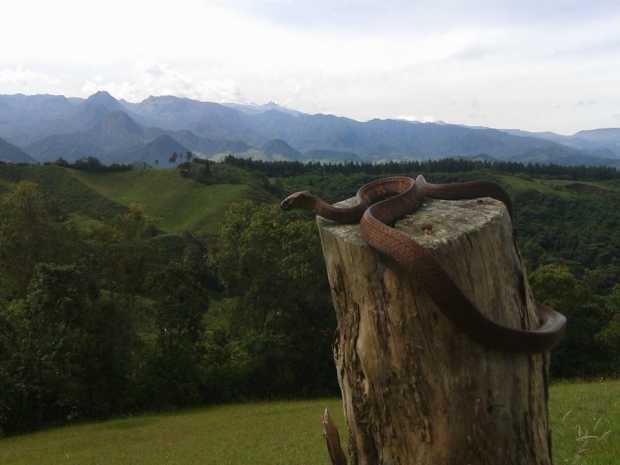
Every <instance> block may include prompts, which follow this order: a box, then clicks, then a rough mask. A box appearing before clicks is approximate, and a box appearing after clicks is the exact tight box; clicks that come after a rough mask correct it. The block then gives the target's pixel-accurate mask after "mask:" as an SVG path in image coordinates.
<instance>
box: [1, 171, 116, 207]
mask: <svg viewBox="0 0 620 465" xmlns="http://www.w3.org/2000/svg"><path fill="white" fill-rule="evenodd" d="M72 172H73V171H72V170H68V169H65V168H61V167H59V166H39V165H29V166H16V165H5V164H0V192H2V191H7V190H9V189H11V188H12V186H14V185H15V183H17V182H20V181H29V182H34V183H36V184H38V185H39V187H40V188H41V190H42V191H43V193H44V194H45V195H46V196H47V197H48V199H49V200H51V201H53V202H54V204H55V205H56V206H57V207H58V208H59V209H60V210H61V211H62V212H64V213H67V214H69V213H78V214H80V215H83V216H88V217H91V218H96V219H110V218H113V217H115V216H117V215H118V214H120V213H122V212H123V211H125V210H126V208H125V207H124V206H123V205H121V204H119V203H117V202H115V201H114V200H113V199H110V198H108V197H106V196H105V195H101V194H100V193H98V192H96V191H95V190H93V189H91V188H90V187H88V186H87V185H86V184H84V183H83V182H80V180H79V179H77V178H75V177H74V176H72V175H71V173H72Z"/></svg>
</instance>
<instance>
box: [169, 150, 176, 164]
mask: <svg viewBox="0 0 620 465" xmlns="http://www.w3.org/2000/svg"><path fill="white" fill-rule="evenodd" d="M178 157H179V155H177V153H176V152H173V153H172V155H170V158H169V159H168V161H169V162H170V163H176V162H177V158H178Z"/></svg>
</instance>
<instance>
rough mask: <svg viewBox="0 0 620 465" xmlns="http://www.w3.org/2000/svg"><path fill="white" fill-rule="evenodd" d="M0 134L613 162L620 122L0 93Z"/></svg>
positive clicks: (122, 145)
mask: <svg viewBox="0 0 620 465" xmlns="http://www.w3.org/2000/svg"><path fill="white" fill-rule="evenodd" d="M162 136H167V137H166V138H164V139H161V137H162ZM0 138H4V139H5V140H6V141H7V142H9V143H11V144H13V145H15V146H17V147H19V148H20V149H21V150H22V151H23V152H25V153H27V154H30V155H31V156H32V157H33V158H35V159H37V160H39V161H46V160H53V159H56V158H58V157H63V158H65V159H67V160H75V159H77V158H80V157H83V156H97V157H98V158H100V159H101V160H102V161H104V162H110V161H121V162H134V161H142V159H136V158H135V157H138V156H140V157H145V156H146V158H149V157H150V156H147V155H146V154H148V153H155V152H157V153H158V154H159V153H160V151H159V150H155V149H154V147H160V148H163V147H164V146H170V147H171V146H172V144H171V141H170V139H172V140H174V142H175V143H177V144H178V146H179V147H180V148H182V149H184V150H191V151H193V152H196V153H197V154H198V155H200V156H204V157H212V156H223V155H224V154H226V153H234V154H237V155H239V156H246V157H257V158H263V159H287V160H321V161H334V162H340V161H345V160H365V161H382V160H393V159H429V158H444V157H449V156H467V157H473V156H480V155H481V154H482V155H484V156H488V157H491V158H492V159H497V160H514V161H524V162H540V163H558V164H590V165H610V166H620V129H614V128H610V129H598V130H590V131H580V132H578V133H576V134H575V135H573V136H562V135H559V134H554V133H534V132H527V131H520V130H499V129H492V128H481V127H468V126H463V125H456V124H448V123H421V122H411V121H404V120H396V119H373V120H370V121H366V122H361V121H356V120H353V119H350V118H344V117H338V116H333V115H324V114H314V115H311V114H306V113H302V112H298V111H295V110H292V109H289V108H285V107H282V106H280V105H277V104H275V103H273V102H271V103H268V104H265V105H246V104H235V103H229V104H218V103H213V102H200V101H197V100H192V99H189V98H182V97H176V96H159V97H153V96H151V97H148V98H147V99H145V100H143V101H142V102H139V103H132V102H127V101H124V100H118V99H116V98H114V97H113V96H112V95H110V94H109V93H107V92H105V91H99V92H97V93H95V94H93V95H91V96H90V97H88V98H87V99H80V98H66V97H64V96H53V95H33V96H26V95H21V94H20V95H0ZM156 140H157V141H158V142H157V143H155V144H154V145H152V143H153V142H155V141H156ZM163 142H165V144H164V143H163ZM149 144H151V145H149ZM141 149H144V150H141ZM153 150H154V152H153ZM158 157H159V155H158Z"/></svg>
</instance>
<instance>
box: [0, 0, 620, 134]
mask: <svg viewBox="0 0 620 465" xmlns="http://www.w3.org/2000/svg"><path fill="white" fill-rule="evenodd" d="M2 11H3V26H2V28H0V94H13V93H24V94H35V93H51V94H64V95H67V96H75V97H86V96H88V95H90V94H92V93H94V92H96V91H97V90H107V91H108V92H110V93H111V94H112V95H114V96H115V97H117V98H124V99H126V100H129V101H140V100H142V99H144V98H146V97H148V96H150V95H177V96H183V97H190V98H195V99H198V100H206V101H214V102H240V103H258V104H261V103H266V102H269V101H275V102H277V103H279V104H281V105H284V106H287V107H290V108H294V109H296V110H300V111H304V112H307V113H330V114H335V115H340V116H347V117H351V118H355V119H358V120H368V119H372V118H402V119H410V120H418V121H446V122H450V123H461V124H468V125H482V126H490V127H497V128H519V129H525V130H534V131H555V132H559V133H562V134H571V133H574V132H576V131H578V130H581V129H591V128H599V127H620V1H617V0H614V1H598V0H588V1H576V0H570V1H567V0H555V1H553V0H536V1H534V0H519V1H514V2H508V1H501V0H496V1H491V0H488V1H482V0H469V1H440V0H435V1H426V0H424V1H415V0H408V1H407V0H382V1H367V0H359V1H344V0H343V1H338V0H313V1H305V0H295V1H294V0H271V1H259V0H255V1H252V0H229V1H219V0H212V1H207V0H176V1H171V0H165V1H160V0H149V1H143V0H131V1H128V0H106V1H100V0H90V1H88V0H54V1H44V0H38V1H35V0H3V1H2Z"/></svg>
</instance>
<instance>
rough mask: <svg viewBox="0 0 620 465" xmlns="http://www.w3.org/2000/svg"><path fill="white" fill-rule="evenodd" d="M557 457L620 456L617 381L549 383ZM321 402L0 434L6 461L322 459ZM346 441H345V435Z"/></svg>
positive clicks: (593, 459)
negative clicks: (28, 432) (2, 436)
mask: <svg viewBox="0 0 620 465" xmlns="http://www.w3.org/2000/svg"><path fill="white" fill-rule="evenodd" d="M550 396H551V401H550V415H551V425H552V432H553V451H554V460H555V463H556V464H558V465H561V464H580V465H610V464H615V463H617V462H618V457H620V381H608V382H597V383H570V384H569V383H560V384H556V385H554V386H552V387H551V393H550ZM325 407H328V408H329V409H330V412H331V413H332V415H333V416H334V418H335V421H336V423H337V425H338V427H339V429H340V431H341V433H344V432H345V429H344V426H343V425H344V420H343V417H342V407H341V403H340V401H339V400H337V399H319V400H312V401H297V402H272V403H255V404H237V405H226V406H218V407H210V408H204V409H197V410H191V411H186V412H183V413H176V414H167V415H166V414H153V415H144V416H139V417H130V418H125V419H116V420H111V421H106V422H101V423H89V424H83V425H77V426H70V427H66V428H57V429H51V430H48V431H43V432H39V433H35V434H29V435H23V436H17V437H13V438H8V439H2V440H0V463H2V464H3V465H33V464H37V465H57V464H60V463H62V464H66V465H99V464H101V465H121V464H123V465H129V464H131V465H164V464H165V465H168V464H175V465H194V464H196V465H198V464H201V465H249V464H252V465H263V464H264V465H267V464H269V465H301V464H307V465H323V464H325V465H326V464H328V463H329V460H328V458H327V452H326V450H325V445H324V440H323V438H322V436H321V424H320V416H321V413H322V411H323V409H324V408H325ZM345 444H346V442H345Z"/></svg>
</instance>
